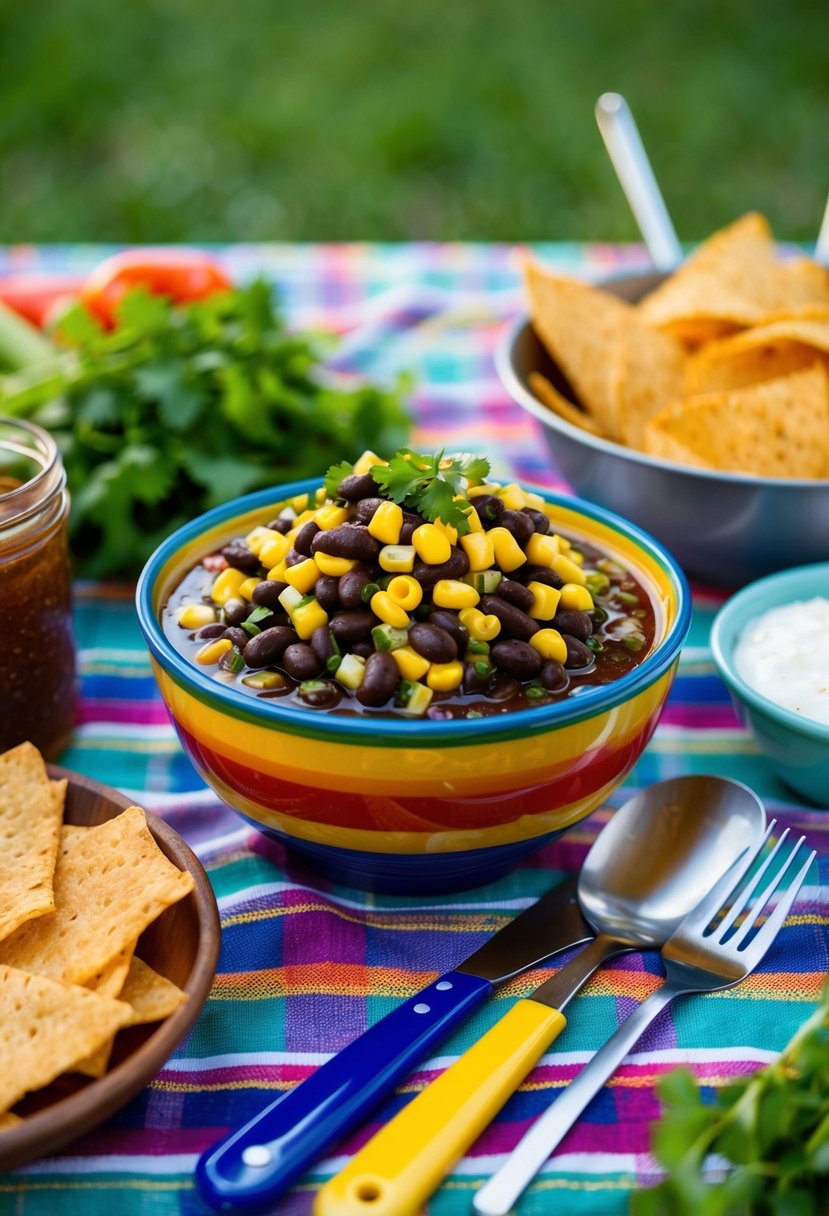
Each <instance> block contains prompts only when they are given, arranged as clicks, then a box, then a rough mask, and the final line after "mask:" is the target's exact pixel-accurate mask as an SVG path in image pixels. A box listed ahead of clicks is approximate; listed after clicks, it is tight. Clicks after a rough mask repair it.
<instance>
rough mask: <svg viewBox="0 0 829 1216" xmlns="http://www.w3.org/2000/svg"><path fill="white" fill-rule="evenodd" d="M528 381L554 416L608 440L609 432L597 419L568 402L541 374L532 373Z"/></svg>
mask: <svg viewBox="0 0 829 1216" xmlns="http://www.w3.org/2000/svg"><path fill="white" fill-rule="evenodd" d="M528 379H529V384H530V388H531V389H532V391H533V392H534V393H535V395H536V397H537V398H538V400H539V401H540V402H541V404H542V405H546V406H547V407H548V408H549V409H551V410H552V411H553V413H554V414H558V416H559V418H563V419H564V421H565V422H569V423H570V425H571V426H577V427H579V428H580V430H582V431H588V432H589V433H590V434H591V435H596V436H598V437H599V438H600V439H607V437H608V436H607V432H606V431H605V430H604V429H603V427H601V426H600V425H599V423H598V422H596V420H595V418H593V417H591V415H590V414H586V413H585V412H584V410H582V409H579V407H578V406H577V405H573V402H572V401H568V400H567V398H566V397H562V395H561V393H560V392H559V391H558V389H557V388H556V387H555V385H553V384H551V383H550V381H549V380H548V379H547V377H546V376H542V375H541V373H540V372H530V374H529V377H528Z"/></svg>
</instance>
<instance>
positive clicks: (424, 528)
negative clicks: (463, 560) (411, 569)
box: [412, 524, 452, 566]
mask: <svg viewBox="0 0 829 1216" xmlns="http://www.w3.org/2000/svg"><path fill="white" fill-rule="evenodd" d="M412 544H413V545H414V547H415V551H416V552H417V555H418V557H419V558H421V559H422V560H423V561H424V562H428V564H429V565H430V566H440V565H442V564H443V563H444V562H448V561H449V558H450V557H451V555H452V546H451V545H450V543H449V541H448V539H447V538H446V536H444V534H443V533H442V532H441V531H440V530H439V529H438V528H436V527H435V525H434V524H421V525H420V527H419V528H415V530H414V532H413V533H412Z"/></svg>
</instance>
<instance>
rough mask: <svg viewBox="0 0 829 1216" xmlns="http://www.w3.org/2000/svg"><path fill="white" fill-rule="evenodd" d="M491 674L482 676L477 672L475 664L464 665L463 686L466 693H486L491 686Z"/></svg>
mask: <svg viewBox="0 0 829 1216" xmlns="http://www.w3.org/2000/svg"><path fill="white" fill-rule="evenodd" d="M490 675H491V672H490V673H488V674H487V675H485V676H482V675H480V674H479V673H478V672H477V671H476V670H475V664H474V663H464V665H463V683H462V685H461V687H462V689H463V691H464V692H467V693H469V692H485V691H486V687H487V685H488V684H489V679H490Z"/></svg>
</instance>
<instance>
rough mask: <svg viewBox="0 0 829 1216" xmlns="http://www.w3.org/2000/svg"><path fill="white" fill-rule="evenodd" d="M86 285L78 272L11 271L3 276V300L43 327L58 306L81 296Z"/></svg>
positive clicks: (0, 292) (0, 291) (0, 286)
mask: <svg viewBox="0 0 829 1216" xmlns="http://www.w3.org/2000/svg"><path fill="white" fill-rule="evenodd" d="M85 285H86V279H82V278H79V277H78V276H77V275H58V274H11V275H6V276H5V277H4V278H0V300H2V302H3V303H4V304H6V305H8V307H9V308H13V309H14V311H15V312H16V313H19V314H20V316H21V317H25V318H26V320H27V321H31V322H32V323H33V324H34V325H38V326H40V328H41V329H43V328H44V326H45V325H46V323H47V322H48V321H49V320H50V318H51V317H52V316H53V315H54V311H55V309H56V308H57V306H58V305H59V304H60V303H61V302H62V301H64V300H67V299H77V298H78V296H80V295H81V294H82V292H83V289H84V287H85Z"/></svg>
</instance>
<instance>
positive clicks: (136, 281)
mask: <svg viewBox="0 0 829 1216" xmlns="http://www.w3.org/2000/svg"><path fill="white" fill-rule="evenodd" d="M139 286H140V287H146V288H147V290H148V291H151V292H153V293H154V294H155V295H162V296H167V298H168V299H170V300H172V301H173V302H174V303H176V304H184V303H187V302H189V301H190V300H202V299H204V298H205V297H207V296H211V295H214V294H215V293H216V292H219V291H231V290H232V288H233V283H232V282H231V280H230V279H229V278H228V276H227V274H226V273H225V271H224V270H223V269H222V267H221V266H220V265H219V263H218V262H217V261H216V259H215V258H213V257H211V256H210V254H208V253H204V252H202V251H201V250H198V249H174V248H166V249H151V248H145V249H127V250H125V251H124V252H123V253H116V254H114V256H113V257H111V258H106V260H105V261H103V262H101V263H100V265H99V266H96V267H95V269H94V270H93V271H92V273H91V274H90V276H89V278H88V279H87V280H86V284H85V286H84V289H83V292H82V299H83V300H84V302H85V303H86V306H87V307H88V308H89V310H90V311H91V312H93V313H94V314H95V315H96V316H97V317H99V318H100V319H101V320H102V321H103V322H104V323H105V324H106V325H112V324H114V321H115V310H116V308H117V305H118V303H119V301H120V300H121V299H122V297H123V296H125V295H126V294H127V292H128V291H132V290H133V288H135V287H139Z"/></svg>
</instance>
